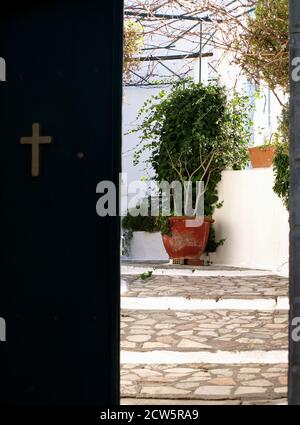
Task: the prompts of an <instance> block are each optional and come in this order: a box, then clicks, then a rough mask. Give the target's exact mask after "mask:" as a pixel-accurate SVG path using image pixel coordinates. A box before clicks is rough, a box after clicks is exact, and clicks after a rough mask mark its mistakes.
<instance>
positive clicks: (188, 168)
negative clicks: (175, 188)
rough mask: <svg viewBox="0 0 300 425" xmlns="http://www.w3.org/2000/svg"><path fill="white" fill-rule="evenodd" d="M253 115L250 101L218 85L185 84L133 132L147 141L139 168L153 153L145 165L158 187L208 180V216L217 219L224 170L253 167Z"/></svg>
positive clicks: (162, 96)
mask: <svg viewBox="0 0 300 425" xmlns="http://www.w3.org/2000/svg"><path fill="white" fill-rule="evenodd" d="M249 116H250V115H249V103H248V99H247V98H246V97H245V96H239V95H237V94H235V95H234V96H233V97H232V98H231V99H228V97H227V95H226V92H225V90H224V89H223V88H220V87H217V86H214V85H208V86H205V85H203V84H193V83H190V84H188V83H185V84H177V85H175V86H174V87H173V88H172V90H171V91H170V92H166V91H164V90H162V91H161V92H160V93H159V94H158V95H156V96H152V97H151V98H150V99H148V100H147V101H146V102H145V104H144V105H143V107H142V108H141V110H140V112H139V115H138V118H140V119H141V123H140V124H138V125H137V126H136V128H135V129H134V130H133V131H132V132H140V133H141V135H142V136H141V142H140V143H139V145H138V146H137V149H136V151H135V156H134V164H135V165H137V164H139V163H141V162H142V161H143V159H142V158H143V157H144V152H145V151H147V152H148V153H149V158H148V159H147V160H146V161H145V166H146V168H147V167H148V166H151V167H152V168H153V169H154V172H155V175H154V180H156V181H157V182H159V183H160V182H162V181H167V182H169V183H171V182H173V181H178V180H179V181H180V182H181V183H183V184H184V183H185V182H187V181H189V182H197V181H203V182H204V193H205V200H204V210H205V211H204V213H205V215H206V216H211V215H212V214H213V211H214V209H215V208H219V207H221V206H222V202H220V201H219V197H218V191H217V186H218V183H219V182H220V180H221V173H222V171H224V170H225V169H227V168H232V169H242V168H244V167H245V166H246V165H247V163H248V144H249V142H250V139H251V132H250V130H251V125H252V123H251V120H250V119H249ZM163 223H164V227H165V224H166V223H165V221H163ZM164 231H165V232H166V231H167V229H166V228H164Z"/></svg>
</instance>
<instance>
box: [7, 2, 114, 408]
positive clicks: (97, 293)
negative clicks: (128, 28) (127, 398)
mask: <svg viewBox="0 0 300 425" xmlns="http://www.w3.org/2000/svg"><path fill="white" fill-rule="evenodd" d="M121 44H122V1H121V0H110V1H106V2H102V1H97V0H81V1H79V0H78V1H68V0H61V1H43V2H40V1H39V2H37V1H36V2H24V6H23V7H16V5H15V3H14V2H12V6H11V7H9V6H8V7H7V8H6V10H3V9H2V10H1V13H0V56H1V57H3V58H4V59H5V61H6V67H7V75H6V79H7V81H6V82H0V111H1V113H0V143H1V153H0V317H2V318H4V319H5V321H6V339H7V340H6V342H0V355H1V359H0V361H1V363H0V364H1V367H0V403H1V404H5V403H9V404H16V405H18V404H53V405H57V404H68V405H74V404H79V405H90V404H92V405H93V404H98V405H99V404H108V403H109V404H112V403H116V402H117V401H118V385H119V384H118V382H119V371H118V353H119V332H118V326H119V325H118V324H119V224H118V219H117V218H116V217H104V218H100V217H99V216H97V214H96V202H97V196H99V195H96V186H97V183H99V182H100V181H102V180H111V181H113V182H115V183H116V184H117V182H118V173H119V171H120V127H121V126H120V109H121V62H122V60H121V58H122V49H121ZM34 123H36V124H40V135H42V136H49V137H51V138H52V143H51V144H43V145H40V154H41V156H40V161H39V170H38V172H37V173H36V174H39V175H38V176H34V175H32V174H34V173H32V146H31V145H30V144H21V143H20V139H21V138H22V137H28V136H31V135H32V125H33V124H34ZM35 128H36V129H37V127H35ZM35 165H36V164H35Z"/></svg>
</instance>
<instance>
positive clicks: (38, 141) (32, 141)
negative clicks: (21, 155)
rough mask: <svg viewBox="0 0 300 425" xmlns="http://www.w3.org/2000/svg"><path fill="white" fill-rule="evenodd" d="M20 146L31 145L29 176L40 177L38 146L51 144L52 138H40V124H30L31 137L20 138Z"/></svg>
mask: <svg viewBox="0 0 300 425" xmlns="http://www.w3.org/2000/svg"><path fill="white" fill-rule="evenodd" d="M20 143H21V145H32V148H31V151H32V159H31V175H32V177H38V176H39V175H40V145H49V144H50V143H52V138H51V137H48V136H40V124H38V123H34V124H32V136H31V137H22V138H21V140H20Z"/></svg>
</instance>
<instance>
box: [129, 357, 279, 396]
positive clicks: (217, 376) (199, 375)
mask: <svg viewBox="0 0 300 425" xmlns="http://www.w3.org/2000/svg"><path fill="white" fill-rule="evenodd" d="M121 383H122V397H123V399H125V398H127V397H135V398H137V399H144V400H145V399H147V398H156V399H158V398H160V397H162V398H164V399H173V400H210V401H212V400H228V401H229V400H238V401H242V402H245V401H248V402H251V403H255V402H259V401H261V400H269V401H270V400H277V401H278V400H281V401H282V402H285V401H286V397H287V365H285V364H278V365H272V366H270V365H263V366H262V365H251V366H239V365H226V366H221V365H219V364H216V365H205V364H196V365H193V364H187V365H146V366H145V365H123V367H122V371H121Z"/></svg>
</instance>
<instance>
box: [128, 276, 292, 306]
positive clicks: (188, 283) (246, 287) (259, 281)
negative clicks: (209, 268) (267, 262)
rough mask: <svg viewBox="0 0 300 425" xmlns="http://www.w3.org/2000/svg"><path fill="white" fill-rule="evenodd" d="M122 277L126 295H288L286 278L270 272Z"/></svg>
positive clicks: (218, 296)
mask: <svg viewBox="0 0 300 425" xmlns="http://www.w3.org/2000/svg"><path fill="white" fill-rule="evenodd" d="M145 270H147V268H146V269H145ZM122 279H124V280H125V281H126V282H127V284H128V291H127V293H126V294H125V296H126V297H138V298H147V297H166V296H176V297H180V296H181V297H185V298H205V299H214V300H220V299H228V298H230V299H234V298H244V299H255V298H262V297H264V298H277V297H287V296H288V279H286V278H284V277H280V276H271V275H270V276H259V277H248V276H247V277H224V276H222V277H220V276H215V277H201V276H199V277H186V276H152V278H151V279H149V280H147V281H143V280H141V279H140V278H139V277H138V276H129V275H124V276H122Z"/></svg>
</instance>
